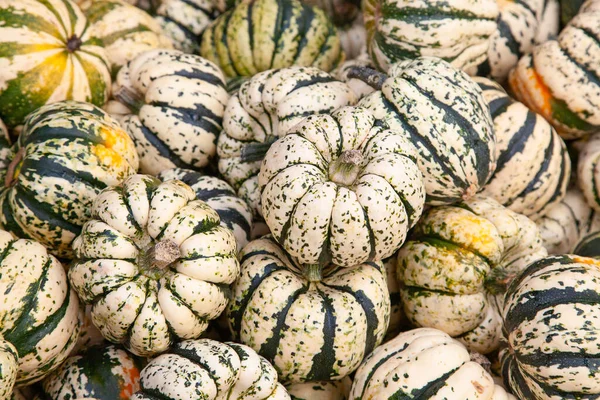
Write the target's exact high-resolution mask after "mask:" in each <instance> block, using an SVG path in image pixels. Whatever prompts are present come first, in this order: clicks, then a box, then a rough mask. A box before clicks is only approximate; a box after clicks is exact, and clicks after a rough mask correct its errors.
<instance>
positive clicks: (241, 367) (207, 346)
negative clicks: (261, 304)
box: [131, 339, 290, 400]
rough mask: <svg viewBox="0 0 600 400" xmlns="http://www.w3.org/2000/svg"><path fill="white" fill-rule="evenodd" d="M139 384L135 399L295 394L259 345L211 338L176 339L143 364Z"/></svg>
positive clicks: (275, 399)
mask: <svg viewBox="0 0 600 400" xmlns="http://www.w3.org/2000/svg"><path fill="white" fill-rule="evenodd" d="M140 384H141V386H142V389H141V391H139V392H138V393H136V394H134V395H133V396H132V397H131V400H155V399H157V398H160V399H181V400H183V399H205V400H217V399H232V400H233V399H249V400H250V399H252V400H290V396H289V394H288V393H287V392H286V390H285V389H284V387H283V386H282V385H281V384H280V383H277V372H276V371H275V369H274V368H273V366H272V365H270V364H269V363H268V362H267V361H266V360H265V359H264V358H263V357H261V356H259V355H258V354H256V352H254V350H252V349H251V348H249V347H247V346H244V345H242V344H239V343H220V342H217V341H215V340H210V339H199V340H187V341H184V342H180V343H177V344H175V345H174V346H173V347H171V348H170V349H169V351H168V352H167V353H165V354H162V355H160V356H158V357H156V358H154V359H153V360H152V361H150V363H149V364H148V365H147V366H146V367H145V368H144V369H143V370H142V374H141V379H140Z"/></svg>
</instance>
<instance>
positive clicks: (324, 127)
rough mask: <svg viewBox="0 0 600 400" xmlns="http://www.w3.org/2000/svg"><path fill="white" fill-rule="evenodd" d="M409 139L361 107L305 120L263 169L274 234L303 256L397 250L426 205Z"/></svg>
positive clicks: (358, 258)
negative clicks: (389, 128)
mask: <svg viewBox="0 0 600 400" xmlns="http://www.w3.org/2000/svg"><path fill="white" fill-rule="evenodd" d="M414 160H415V156H414V153H412V152H410V146H409V144H408V142H407V140H406V139H405V138H404V137H402V136H401V135H398V134H397V133H396V132H395V131H392V130H386V129H385V128H384V127H381V126H378V125H376V123H375V118H374V116H373V115H372V114H371V113H370V112H368V111H367V110H366V109H364V108H361V107H342V108H340V109H338V110H336V111H334V112H333V113H331V114H323V115H312V116H310V117H308V118H305V119H304V120H302V121H301V122H300V123H298V125H296V126H295V127H294V128H292V129H291V131H289V132H288V133H287V135H286V136H284V137H283V138H281V139H279V140H278V141H277V142H275V143H274V144H273V145H272V146H271V148H270V149H269V151H268V152H267V154H266V156H265V159H264V160H263V164H262V166H261V169H260V173H259V176H258V184H259V187H260V192H261V202H262V213H263V216H264V218H265V221H266V223H267V225H268V226H269V228H270V230H271V233H272V234H273V237H275V239H276V240H277V241H278V242H279V243H281V245H282V247H283V248H284V249H285V250H286V251H287V252H288V253H289V254H290V255H291V256H292V257H294V258H296V259H297V260H298V262H299V263H301V264H315V265H322V266H323V265H327V264H329V263H330V262H333V263H334V264H336V265H339V266H345V267H348V266H352V265H357V264H360V263H363V262H366V261H372V260H381V259H383V258H386V257H389V256H391V255H392V254H393V253H394V252H395V251H396V250H398V248H400V246H401V245H402V243H403V242H404V239H405V238H406V234H407V232H408V230H409V229H410V228H411V227H413V226H414V224H415V223H416V222H417V220H418V219H419V217H420V216H421V213H422V211H423V205H424V201H425V190H424V187H423V181H422V178H421V173H420V172H419V169H418V168H417V165H416V164H415V161H414Z"/></svg>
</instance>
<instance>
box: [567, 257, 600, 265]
mask: <svg viewBox="0 0 600 400" xmlns="http://www.w3.org/2000/svg"><path fill="white" fill-rule="evenodd" d="M573 261H575V262H577V263H579V264H588V265H595V266H596V267H599V268H600V260H596V259H594V258H589V257H579V256H574V257H573Z"/></svg>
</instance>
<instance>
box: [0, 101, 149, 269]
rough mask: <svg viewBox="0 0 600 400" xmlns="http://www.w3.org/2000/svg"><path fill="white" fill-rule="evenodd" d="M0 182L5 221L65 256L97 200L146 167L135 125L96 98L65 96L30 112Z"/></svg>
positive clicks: (9, 228) (68, 255)
mask: <svg viewBox="0 0 600 400" xmlns="http://www.w3.org/2000/svg"><path fill="white" fill-rule="evenodd" d="M12 152H13V155H12V157H11V159H10V163H9V166H8V169H7V171H6V175H5V179H4V185H3V186H4V187H3V188H2V189H1V190H0V210H2V211H1V213H0V225H1V226H2V229H5V230H7V231H10V232H12V233H13V234H15V235H16V236H18V237H23V238H31V239H34V240H37V241H39V242H40V243H41V244H43V245H44V246H46V247H47V248H48V249H49V251H50V252H51V253H52V254H54V255H56V256H57V257H61V258H67V259H68V258H71V256H72V254H73V253H72V250H71V242H72V240H73V239H74V238H75V236H77V235H78V234H79V232H80V231H81V226H82V225H83V224H84V223H85V222H86V221H87V220H88V219H89V217H90V206H91V203H92V200H93V199H94V197H96V195H97V194H98V193H99V192H100V191H101V190H102V189H104V188H105V187H107V186H110V185H116V184H118V183H119V182H121V181H122V180H123V179H125V178H127V177H128V176H129V175H131V174H134V173H135V171H136V170H137V168H138V162H139V161H138V156H137V153H136V152H135V147H134V145H133V142H132V141H131V139H130V138H129V137H128V136H127V133H126V132H125V131H123V130H122V129H121V127H120V126H119V124H118V123H117V122H116V121H115V120H114V119H112V118H110V116H109V115H108V114H106V113H105V112H104V111H102V110H101V109H99V108H98V107H96V106H93V105H92V104H87V103H82V102H75V101H64V102H58V103H53V104H49V105H46V106H43V107H41V108H39V109H38V110H36V111H35V112H33V113H31V114H29V116H28V117H27V119H26V120H25V124H24V126H23V131H22V132H21V135H20V136H19V138H18V140H17V141H16V143H15V144H14V146H13V148H12Z"/></svg>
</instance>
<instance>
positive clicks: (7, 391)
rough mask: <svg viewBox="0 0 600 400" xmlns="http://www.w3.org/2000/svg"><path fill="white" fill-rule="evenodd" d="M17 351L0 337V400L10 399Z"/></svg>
mask: <svg viewBox="0 0 600 400" xmlns="http://www.w3.org/2000/svg"><path fill="white" fill-rule="evenodd" d="M18 359H19V354H18V353H17V349H15V347H14V346H13V345H12V344H10V343H9V342H7V341H6V340H4V339H2V337H0V400H7V399H10V398H11V397H10V396H11V394H12V393H13V386H14V385H15V382H16V380H17V370H18V368H19V366H18V364H17V362H18Z"/></svg>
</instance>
